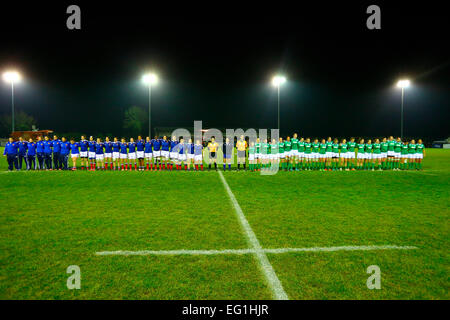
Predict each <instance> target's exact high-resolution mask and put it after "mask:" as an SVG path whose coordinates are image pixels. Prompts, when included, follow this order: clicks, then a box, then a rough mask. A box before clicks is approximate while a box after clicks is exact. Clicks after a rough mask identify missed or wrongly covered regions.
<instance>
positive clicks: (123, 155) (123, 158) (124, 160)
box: [119, 138, 128, 171]
mask: <svg viewBox="0 0 450 320" xmlns="http://www.w3.org/2000/svg"><path fill="white" fill-rule="evenodd" d="M119 146H120V162H121V166H120V168H121V170H122V171H123V170H127V165H128V143H126V142H125V139H124V138H122V139H121V140H120V144H119Z"/></svg>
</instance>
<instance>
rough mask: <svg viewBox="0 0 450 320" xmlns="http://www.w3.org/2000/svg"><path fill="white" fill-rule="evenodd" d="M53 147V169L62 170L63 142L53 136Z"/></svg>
mask: <svg viewBox="0 0 450 320" xmlns="http://www.w3.org/2000/svg"><path fill="white" fill-rule="evenodd" d="M52 147H53V169H55V170H61V167H62V165H61V163H60V162H59V160H60V158H61V157H60V153H61V140H59V139H58V137H57V136H53V141H52Z"/></svg>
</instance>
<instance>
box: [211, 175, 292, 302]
mask: <svg viewBox="0 0 450 320" xmlns="http://www.w3.org/2000/svg"><path fill="white" fill-rule="evenodd" d="M218 172H219V177H220V180H222V183H223V186H224V187H225V190H226V191H227V193H228V196H229V197H230V200H231V203H232V204H233V207H234V211H235V212H236V215H237V217H238V219H239V222H240V223H241V225H242V228H243V229H244V232H245V235H246V236H247V242H248V244H249V246H250V248H251V249H253V250H254V254H255V257H256V258H257V260H258V262H259V265H260V267H261V271H262V272H263V274H264V276H265V277H266V280H267V282H268V284H269V287H270V289H271V290H272V294H273V297H274V298H275V299H276V300H289V298H288V295H287V294H286V292H285V291H284V289H283V286H282V285H281V282H280V279H278V277H277V275H276V273H275V270H273V267H272V265H271V264H270V262H269V259H267V256H266V253H265V252H264V251H263V249H262V247H261V244H260V243H259V241H258V238H256V235H255V233H254V232H253V230H252V228H251V227H250V224H249V223H248V221H247V219H246V218H245V215H244V213H243V212H242V209H241V207H240V206H239V203H238V202H237V200H236V198H235V196H234V194H233V192H232V191H231V189H230V187H229V186H228V183H227V181H226V180H225V178H224V176H223V174H222V172H221V171H218Z"/></svg>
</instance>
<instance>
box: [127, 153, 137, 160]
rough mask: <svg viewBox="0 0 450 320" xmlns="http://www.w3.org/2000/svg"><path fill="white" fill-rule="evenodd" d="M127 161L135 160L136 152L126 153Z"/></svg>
mask: <svg viewBox="0 0 450 320" xmlns="http://www.w3.org/2000/svg"><path fill="white" fill-rule="evenodd" d="M128 159H131V160H134V159H136V152H129V153H128Z"/></svg>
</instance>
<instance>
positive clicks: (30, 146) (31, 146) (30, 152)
mask: <svg viewBox="0 0 450 320" xmlns="http://www.w3.org/2000/svg"><path fill="white" fill-rule="evenodd" d="M36 149H37V144H36V142H33V139H31V138H30V139H29V140H28V143H27V170H31V168H33V170H36Z"/></svg>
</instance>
